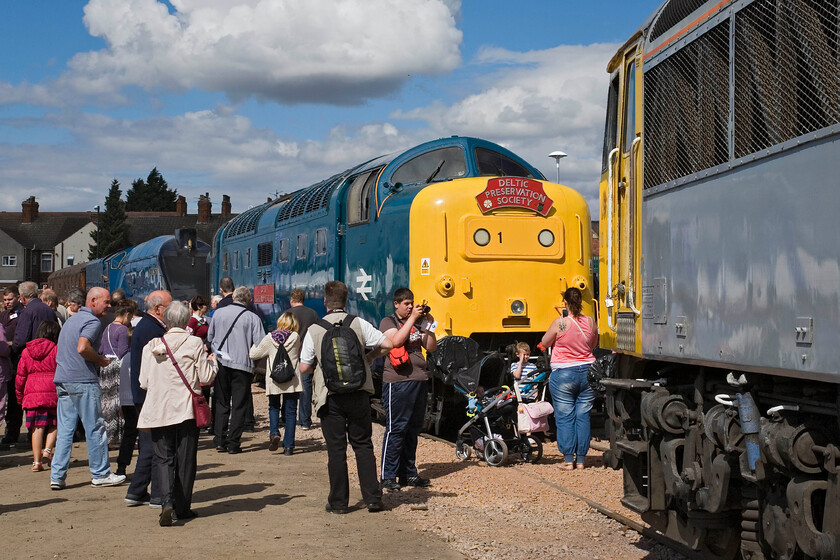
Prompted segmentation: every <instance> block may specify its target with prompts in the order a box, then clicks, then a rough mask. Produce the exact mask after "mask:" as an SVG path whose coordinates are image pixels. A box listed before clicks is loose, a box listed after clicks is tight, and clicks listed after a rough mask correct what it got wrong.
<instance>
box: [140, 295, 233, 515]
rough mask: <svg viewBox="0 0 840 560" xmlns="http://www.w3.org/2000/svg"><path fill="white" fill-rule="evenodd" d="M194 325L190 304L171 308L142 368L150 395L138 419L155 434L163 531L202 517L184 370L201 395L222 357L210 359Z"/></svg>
mask: <svg viewBox="0 0 840 560" xmlns="http://www.w3.org/2000/svg"><path fill="white" fill-rule="evenodd" d="M189 320H190V308H189V307H188V306H187V305H186V304H184V303H182V302H172V303H170V304H169V306H168V307H167V308H166V311H164V313H163V321H164V323H166V326H167V328H168V330H167V331H166V334H165V335H163V336H162V337H161V338H155V339H152V340H151V341H150V342H149V343H148V344H146V346H144V347H143V358H142V361H141V365H140V387H142V388H143V389H145V390H146V400H145V402H144V403H143V409H142V411H141V412H140V416H139V418H138V419H137V428H138V429H140V430H150V431H151V432H152V443H153V445H154V450H155V457H154V468H155V469H156V471H157V475H158V481H159V482H160V488H161V503H162V504H163V509H162V510H161V514H160V525H161V527H166V526H169V525H172V522H173V520H174V519H175V517H176V516H177V519H189V518H191V517H195V515H196V514H195V512H193V511H192V510H191V509H190V506H191V505H192V491H193V484H194V483H195V472H196V457H197V452H198V428H197V427H196V424H195V413H194V412H193V403H192V393H191V392H190V389H188V388H187V386H186V385H185V384H184V381H183V380H182V379H181V375H180V374H179V373H178V369H179V368H180V371H181V373H183V375H184V377H185V378H186V380H187V383H189V385H190V387H191V388H192V390H193V391H195V392H196V393H201V385H202V384H204V385H207V384H210V383H212V382H213V379H214V378H215V377H216V372H217V370H218V365H217V363H216V356H214V355H213V354H210V355H208V354H207V350H206V349H205V348H204V343H203V342H201V339H200V338H198V337H197V336H192V335H191V334H189V333H188V332H187V331H186V330H185V329H186V327H187V322H188V321H189ZM167 347H168V349H169V352H171V353H172V358H174V363H173V359H172V358H170V356H169V352H168V351H167ZM176 364H177V367H176ZM173 514H174V515H173Z"/></svg>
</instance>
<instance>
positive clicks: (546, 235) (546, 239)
mask: <svg viewBox="0 0 840 560" xmlns="http://www.w3.org/2000/svg"><path fill="white" fill-rule="evenodd" d="M537 239H538V240H539V242H540V245H542V246H543V247H551V246H552V245H554V234H553V233H552V232H551V230H550V229H544V230H542V231H541V232H540V234H539V236H537Z"/></svg>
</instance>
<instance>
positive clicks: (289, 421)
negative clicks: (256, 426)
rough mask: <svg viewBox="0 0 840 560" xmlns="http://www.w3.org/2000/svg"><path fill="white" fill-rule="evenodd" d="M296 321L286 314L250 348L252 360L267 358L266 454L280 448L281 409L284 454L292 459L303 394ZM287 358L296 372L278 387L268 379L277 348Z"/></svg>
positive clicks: (293, 317)
mask: <svg viewBox="0 0 840 560" xmlns="http://www.w3.org/2000/svg"><path fill="white" fill-rule="evenodd" d="M298 328H299V324H298V320H297V318H296V317H295V316H294V315H292V314H291V313H289V312H288V311H286V312H285V313H283V314H282V315H280V317H279V318H278V319H277V330H275V331H271V332H270V333H268V334H267V335H265V338H263V339H262V340H261V341H260V343H259V344H258V345H256V346H252V347H251V351H250V356H251V359H252V360H259V359H261V358H268V361H267V363H266V366H265V392H266V394H267V395H268V424H269V434H268V437H269V441H270V443H269V445H268V450H269V451H277V448H278V447H279V446H280V407H281V406H282V407H283V417H284V418H285V421H286V422H285V423H286V430H285V432H284V434H283V454H284V455H291V454H292V453H293V452H294V451H293V450H294V448H295V422H296V421H297V405H298V399H299V398H300V394H301V393H302V392H303V380H302V379H301V375H300V366H299V358H300V336H298V333H297V331H298ZM281 344H282V345H283V347H284V348H285V349H286V352H287V353H288V354H289V360H290V361H291V362H292V366H294V368H295V375H294V377H292V379H290V380H289V381H287V382H285V383H283V384H277V383H275V382H274V380H273V379H271V368H272V366H273V365H274V356H275V355H276V354H277V349H278V348H279V347H280V345H281Z"/></svg>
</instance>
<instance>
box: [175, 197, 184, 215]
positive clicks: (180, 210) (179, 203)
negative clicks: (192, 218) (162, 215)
mask: <svg viewBox="0 0 840 560" xmlns="http://www.w3.org/2000/svg"><path fill="white" fill-rule="evenodd" d="M175 213H177V214H178V215H179V216H186V215H187V199H186V198H185V197H184V195H178V200H176V201H175Z"/></svg>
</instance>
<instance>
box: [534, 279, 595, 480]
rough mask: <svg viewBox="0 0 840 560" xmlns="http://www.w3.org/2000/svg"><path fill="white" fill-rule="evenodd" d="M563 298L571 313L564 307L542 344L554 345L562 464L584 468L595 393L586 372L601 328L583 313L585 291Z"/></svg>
mask: <svg viewBox="0 0 840 560" xmlns="http://www.w3.org/2000/svg"><path fill="white" fill-rule="evenodd" d="M563 302H564V303H565V305H566V309H568V311H569V313H570V316H565V315H566V313H565V310H564V316H563V317H558V318H557V319H555V320H554V322H553V323H551V326H550V327H549V328H548V331H547V332H546V333H545V336H543V338H542V345H543V346H545V347H546V348H548V347H551V346H553V347H554V348H553V349H552V351H551V370H552V371H551V377H549V379H548V388H549V390H550V391H551V399H552V401H553V404H554V420H555V422H556V423H557V449H559V450H560V453H562V454H563V457H564V459H565V462H564V463H563V464H562V465H561V466H560V468H562V469H566V470H572V469H573V468H575V465H577V468H579V469H582V468H583V466H584V460H585V458H586V453H587V452H588V451H589V411H590V410H592V401H594V400H595V393H594V392H593V391H592V389H591V388H590V387H589V383H588V382H587V380H586V374H587V372H588V371H589V364H591V363H592V362H594V361H595V356H593V355H592V349H593V348H595V346H596V345H597V344H598V329H597V328H596V326H595V321H594V320H593V319H592V318H591V317H587V316H586V315H583V314H581V304H582V303H583V294H582V293H581V291H580V290H579V289H577V288H569V289H568V290H566V292H565V293H564V294H563Z"/></svg>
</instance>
